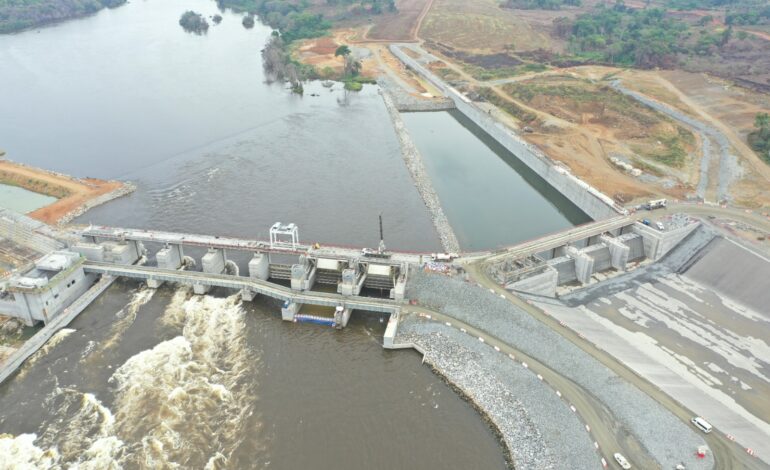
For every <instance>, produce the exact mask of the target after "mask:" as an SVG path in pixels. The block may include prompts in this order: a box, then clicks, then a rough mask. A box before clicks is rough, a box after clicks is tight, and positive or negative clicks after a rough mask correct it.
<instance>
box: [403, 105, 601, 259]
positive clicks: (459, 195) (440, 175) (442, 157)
mask: <svg viewBox="0 0 770 470" xmlns="http://www.w3.org/2000/svg"><path fill="white" fill-rule="evenodd" d="M403 118H404V122H405V123H406V125H407V128H408V129H409V133H410V134H411V135H412V138H413V139H414V141H415V144H416V145H417V147H418V148H419V149H420V153H421V154H422V156H423V160H424V162H425V167H426V169H427V171H428V174H429V175H430V177H431V181H432V182H433V185H434V187H435V188H436V192H437V193H438V195H439V199H441V206H442V208H443V209H444V211H445V212H446V214H447V218H448V219H449V222H450V223H451V224H452V227H453V228H454V230H455V233H456V235H457V238H458V240H459V242H460V245H461V246H462V247H463V248H465V249H469V250H480V249H485V248H495V247H499V246H506V245H512V244H515V243H518V242H521V241H524V240H529V239H532V238H537V237H539V236H542V235H544V234H546V233H551V232H555V231H558V230H563V229H565V228H567V227H571V226H573V225H576V224H580V223H584V222H588V221H590V219H589V218H588V216H586V215H585V214H584V213H583V212H582V211H581V210H580V209H579V208H578V207H577V206H575V205H574V204H572V202H570V201H569V200H568V199H567V198H565V197H564V196H562V195H561V194H559V193H558V192H557V191H556V190H555V189H554V188H553V187H551V186H550V185H549V184H548V183H546V182H545V180H543V179H542V178H540V177H539V176H538V175H536V174H535V173H534V172H533V171H532V170H530V169H529V168H528V167H527V166H526V165H524V164H523V163H522V162H521V161H520V160H519V159H517V158H516V157H515V156H514V155H513V154H511V153H510V152H509V151H507V150H506V149H505V148H504V147H502V146H501V145H499V144H498V143H497V142H495V141H494V140H493V139H492V138H491V137H490V136H489V135H487V134H486V133H485V132H484V131H483V130H482V129H480V128H479V127H478V126H476V125H475V124H474V123H473V122H471V121H470V120H469V119H468V118H466V117H465V116H463V115H462V114H460V113H459V112H454V111H453V112H440V113H408V114H404V115H403Z"/></svg>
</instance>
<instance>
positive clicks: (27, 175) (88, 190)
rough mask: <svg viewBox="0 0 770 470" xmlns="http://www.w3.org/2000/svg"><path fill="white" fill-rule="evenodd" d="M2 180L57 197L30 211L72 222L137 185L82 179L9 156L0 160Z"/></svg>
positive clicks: (35, 216) (36, 216)
mask: <svg viewBox="0 0 770 470" xmlns="http://www.w3.org/2000/svg"><path fill="white" fill-rule="evenodd" d="M0 183H3V184H9V185H13V186H18V187H21V188H24V189H27V190H29V191H34V192H36V193H41V194H45V195H47V196H52V197H55V198H57V200H56V202H54V203H53V204H50V205H48V206H45V207H41V208H40V209H37V210H35V211H32V212H31V213H30V214H29V216H30V217H32V218H33V219H36V220H39V221H41V222H44V223H47V224H50V225H56V224H65V223H67V222H70V221H71V220H72V219H74V218H75V217H77V216H79V215H82V214H84V213H85V212H86V211H88V210H89V209H91V208H94V207H96V206H98V205H100V204H104V203H106V202H108V201H111V200H113V199H116V198H119V197H121V196H125V195H126V194H129V193H131V192H133V191H134V189H136V188H135V187H134V185H133V184H131V183H127V182H121V181H114V180H111V181H105V180H100V179H96V178H83V179H80V178H75V177H72V176H69V175H64V174H61V173H56V172H53V171H48V170H43V169H40V168H34V167H31V166H27V165H24V164H21V163H16V162H12V161H10V160H0Z"/></svg>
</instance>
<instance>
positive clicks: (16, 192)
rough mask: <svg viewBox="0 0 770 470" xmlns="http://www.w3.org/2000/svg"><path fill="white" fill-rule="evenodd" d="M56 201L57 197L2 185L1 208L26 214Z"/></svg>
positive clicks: (0, 188) (0, 192)
mask: <svg viewBox="0 0 770 470" xmlns="http://www.w3.org/2000/svg"><path fill="white" fill-rule="evenodd" d="M54 201H56V198H55V197H51V196H46V195H45V194H40V193H36V192H34V191H29V190H26V189H24V188H20V187H18V186H11V185H9V184H0V207H2V208H5V209H11V210H12V211H16V212H20V213H22V214H25V213H27V212H32V211H34V210H35V209H40V208H41V207H45V206H47V205H48V204H51V203H53V202H54Z"/></svg>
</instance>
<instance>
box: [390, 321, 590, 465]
mask: <svg viewBox="0 0 770 470" xmlns="http://www.w3.org/2000/svg"><path fill="white" fill-rule="evenodd" d="M395 341H396V343H400V344H412V345H416V346H418V347H419V348H420V349H421V350H422V351H423V352H424V353H425V358H424V360H425V362H426V363H428V364H429V365H430V366H431V367H432V368H433V370H434V372H436V373H437V374H438V375H440V376H441V377H443V378H444V379H445V380H446V381H447V382H448V383H449V384H450V385H452V386H453V387H454V388H456V390H457V391H458V392H459V393H460V394H461V395H462V396H463V397H464V398H465V399H466V400H468V401H469V402H470V403H472V404H473V405H474V407H475V408H476V409H477V410H478V411H479V412H480V413H481V415H482V416H483V417H484V418H485V420H486V421H487V422H488V423H489V424H490V426H491V427H492V429H493V431H494V432H495V433H496V434H497V436H498V438H499V439H500V441H501V443H502V444H503V445H504V447H505V453H506V459H507V460H508V462H509V465H510V466H511V467H513V468H516V469H517V470H523V469H564V470H571V469H574V468H586V469H590V468H601V463H600V461H599V455H598V454H597V452H596V450H595V449H594V447H593V444H592V442H591V440H590V439H589V436H588V434H587V433H586V432H585V429H584V428H583V425H582V424H581V423H580V421H579V420H578V419H577V417H576V416H575V414H574V413H572V411H571V410H570V409H569V407H568V405H567V403H566V402H564V401H563V400H562V399H561V398H559V396H557V395H556V393H555V392H554V391H553V390H551V389H550V388H549V386H548V385H547V384H545V383H544V382H543V381H541V380H539V379H538V378H537V376H536V374H534V373H532V372H531V371H530V370H529V369H527V368H525V367H523V366H522V365H521V364H519V363H517V362H515V361H514V360H511V358H509V357H508V356H507V355H505V354H502V353H500V352H499V351H496V350H495V349H493V348H492V347H491V346H489V345H487V344H484V343H481V342H480V341H478V339H477V338H474V337H472V336H470V335H468V334H465V333H463V332H461V331H460V330H457V329H456V328H453V327H451V326H447V325H445V324H443V323H437V322H434V321H429V320H426V319H424V318H419V317H416V316H414V315H406V316H404V318H403V319H402V321H401V323H400V324H399V329H398V334H397V336H396V338H395Z"/></svg>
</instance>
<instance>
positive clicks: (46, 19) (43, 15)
mask: <svg viewBox="0 0 770 470" xmlns="http://www.w3.org/2000/svg"><path fill="white" fill-rule="evenodd" d="M124 3H126V0H95V1H91V2H84V1H78V0H69V1H61V0H26V1H24V2H10V1H8V0H0V34H7V33H17V32H20V31H23V30H25V29H31V28H37V27H40V26H46V25H49V24H53V23H58V22H60V21H65V20H69V19H74V18H80V17H83V16H88V15H92V14H94V13H96V12H98V11H100V10H102V9H104V8H115V7H119V6H121V5H123V4H124Z"/></svg>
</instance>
